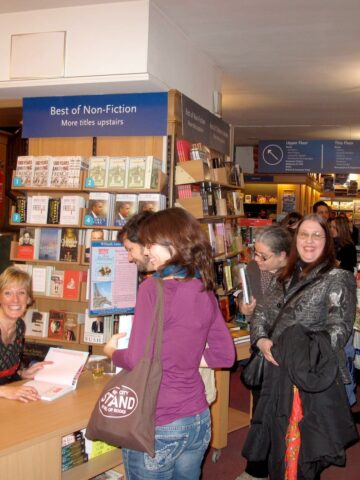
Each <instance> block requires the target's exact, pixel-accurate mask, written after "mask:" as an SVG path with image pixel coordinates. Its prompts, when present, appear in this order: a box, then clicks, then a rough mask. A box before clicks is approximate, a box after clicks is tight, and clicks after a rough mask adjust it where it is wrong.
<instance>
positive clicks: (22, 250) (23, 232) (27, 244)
mask: <svg viewBox="0 0 360 480" xmlns="http://www.w3.org/2000/svg"><path fill="white" fill-rule="evenodd" d="M36 230H38V229H36V228H33V227H26V228H20V232H19V242H18V245H17V249H16V257H17V258H19V259H20V258H21V259H23V260H33V259H34V258H35V241H36V240H35V236H36Z"/></svg>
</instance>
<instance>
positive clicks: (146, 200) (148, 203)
mask: <svg viewBox="0 0 360 480" xmlns="http://www.w3.org/2000/svg"><path fill="white" fill-rule="evenodd" d="M138 200H139V206H138V211H139V213H140V212H145V211H148V212H158V211H159V210H163V209H164V208H165V201H166V199H165V195H162V194H160V193H140V194H139V196H138Z"/></svg>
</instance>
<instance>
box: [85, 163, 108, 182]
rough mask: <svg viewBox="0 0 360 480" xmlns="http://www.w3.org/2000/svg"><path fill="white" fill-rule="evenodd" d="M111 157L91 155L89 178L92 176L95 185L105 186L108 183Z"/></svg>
mask: <svg viewBox="0 0 360 480" xmlns="http://www.w3.org/2000/svg"><path fill="white" fill-rule="evenodd" d="M108 162H109V157H90V158H89V170H88V178H92V180H93V186H94V187H96V188H104V187H106V185H107V172H108Z"/></svg>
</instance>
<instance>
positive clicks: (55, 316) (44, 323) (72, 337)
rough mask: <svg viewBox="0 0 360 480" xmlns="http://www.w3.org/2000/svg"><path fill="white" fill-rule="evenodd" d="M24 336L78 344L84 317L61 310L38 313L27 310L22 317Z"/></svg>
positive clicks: (34, 310) (30, 309)
mask: <svg viewBox="0 0 360 480" xmlns="http://www.w3.org/2000/svg"><path fill="white" fill-rule="evenodd" d="M24 322H25V326H26V330H25V332H26V335H27V336H29V337H42V338H50V339H54V340H61V341H64V340H65V341H67V342H74V343H79V341H80V325H82V324H84V322H85V315H84V314H81V313H73V312H66V311H63V310H49V312H40V311H39V310H36V309H32V308H29V309H28V310H27V312H26V315H25V317H24Z"/></svg>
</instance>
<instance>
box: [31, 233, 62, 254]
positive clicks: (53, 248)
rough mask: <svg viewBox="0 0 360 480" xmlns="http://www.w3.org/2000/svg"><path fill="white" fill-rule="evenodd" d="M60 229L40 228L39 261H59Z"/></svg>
mask: <svg viewBox="0 0 360 480" xmlns="http://www.w3.org/2000/svg"><path fill="white" fill-rule="evenodd" d="M60 239H61V228H41V229H40V237H39V253H38V257H37V258H38V259H39V260H55V261H57V260H59V254H60Z"/></svg>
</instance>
